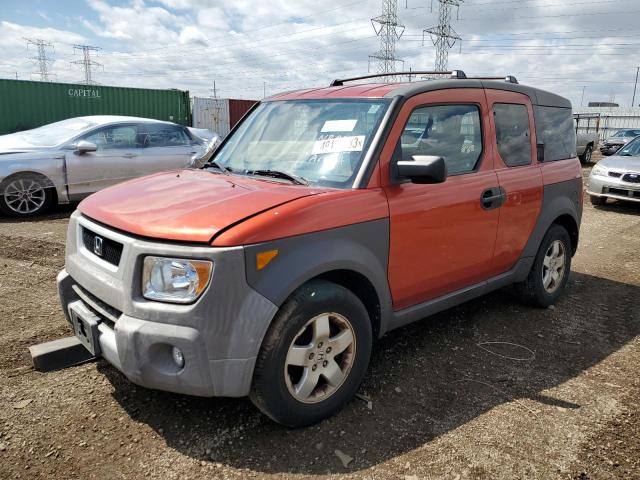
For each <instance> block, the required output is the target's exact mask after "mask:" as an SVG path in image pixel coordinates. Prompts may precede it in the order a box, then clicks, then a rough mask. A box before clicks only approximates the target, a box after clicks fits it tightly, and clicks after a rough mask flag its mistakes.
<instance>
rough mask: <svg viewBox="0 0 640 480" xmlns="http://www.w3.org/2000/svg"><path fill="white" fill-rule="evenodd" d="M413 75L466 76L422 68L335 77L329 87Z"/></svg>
mask: <svg viewBox="0 0 640 480" xmlns="http://www.w3.org/2000/svg"><path fill="white" fill-rule="evenodd" d="M409 75H411V76H413V75H449V77H450V78H457V79H463V78H467V76H466V75H465V74H464V72H463V71H462V70H451V71H447V72H434V71H424V70H414V71H411V72H392V73H374V74H371V75H363V76H361V77H351V78H343V79H336V80H334V81H333V82H331V85H330V86H331V87H340V86H342V85H344V82H353V81H355V80H365V79H367V78H378V77H404V76H409Z"/></svg>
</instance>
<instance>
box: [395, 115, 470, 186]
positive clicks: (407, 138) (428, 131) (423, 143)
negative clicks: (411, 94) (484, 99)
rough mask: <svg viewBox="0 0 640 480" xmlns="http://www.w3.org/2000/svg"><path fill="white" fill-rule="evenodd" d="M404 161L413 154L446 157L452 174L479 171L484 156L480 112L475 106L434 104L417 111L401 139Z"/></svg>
mask: <svg viewBox="0 0 640 480" xmlns="http://www.w3.org/2000/svg"><path fill="white" fill-rule="evenodd" d="M400 150H401V152H402V156H401V158H402V160H411V157H412V156H414V155H436V156H440V157H444V160H445V163H446V164H447V171H448V173H449V175H456V174H461V173H468V172H471V171H473V170H474V169H475V168H476V164H477V163H478V159H479V158H480V154H481V153H482V132H481V130H480V113H479V110H478V107H477V106H475V105H432V106H428V107H420V108H417V109H415V110H414V111H413V112H412V113H411V116H410V117H409V121H408V122H407V125H406V126H405V127H404V130H403V131H402V136H401V137H400Z"/></svg>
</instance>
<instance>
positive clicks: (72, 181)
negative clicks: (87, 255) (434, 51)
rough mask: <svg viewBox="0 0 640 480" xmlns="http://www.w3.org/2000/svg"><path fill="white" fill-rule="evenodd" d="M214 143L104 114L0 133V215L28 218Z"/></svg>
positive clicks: (180, 162) (200, 154) (170, 126)
mask: <svg viewBox="0 0 640 480" xmlns="http://www.w3.org/2000/svg"><path fill="white" fill-rule="evenodd" d="M203 136H204V135H203ZM217 143H218V140H217V137H216V136H215V135H212V136H211V137H210V138H202V137H201V136H198V135H197V134H195V133H194V132H192V131H191V130H190V129H189V128H188V127H184V126H182V125H177V124H175V123H171V122H163V121H159V120H152V119H148V118H138V117H122V116H110V115H99V116H86V117H76V118H70V119H67V120H62V121H60V122H56V123H52V124H49V125H45V126H43V127H39V128H35V129H33V130H27V131H24V132H18V133H12V134H9V135H3V136H0V212H2V213H3V214H5V215H9V216H14V217H27V216H33V215H37V214H39V213H42V212H44V211H45V210H47V209H48V208H49V207H51V206H52V205H54V204H56V203H69V202H71V201H77V200H81V199H82V198H84V197H86V196H88V195H90V194H92V193H94V192H96V191H98V190H100V189H102V188H105V187H108V186H110V185H113V184H116V183H118V182H122V181H124V180H129V179H131V178H135V177H140V176H143V175H148V174H151V173H155V172H159V171H162V170H169V169H174V168H184V167H189V166H193V165H196V166H197V165H199V164H201V163H203V162H204V161H205V158H207V157H208V156H210V155H211V154H212V153H213V148H215V146H216V145H217Z"/></svg>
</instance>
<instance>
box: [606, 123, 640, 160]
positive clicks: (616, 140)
mask: <svg viewBox="0 0 640 480" xmlns="http://www.w3.org/2000/svg"><path fill="white" fill-rule="evenodd" d="M637 136H640V128H628V129H624V130H618V131H617V132H616V133H614V134H613V135H612V136H610V137H609V138H607V139H606V140H605V141H604V142H602V145H601V146H600V152H601V153H602V154H603V155H613V154H614V153H616V152H617V151H618V150H620V149H621V148H622V147H624V146H625V145H626V144H627V143H629V142H630V141H631V140H633V139H634V138H636V137H637Z"/></svg>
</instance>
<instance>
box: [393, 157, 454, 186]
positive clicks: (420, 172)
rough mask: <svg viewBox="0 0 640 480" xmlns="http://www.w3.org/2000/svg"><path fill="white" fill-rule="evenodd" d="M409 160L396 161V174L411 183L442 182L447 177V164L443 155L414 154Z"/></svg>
mask: <svg viewBox="0 0 640 480" xmlns="http://www.w3.org/2000/svg"><path fill="white" fill-rule="evenodd" d="M411 158H412V160H411V161H404V160H401V161H399V162H397V167H398V176H399V177H400V178H408V179H409V180H411V182H413V183H420V184H425V183H442V182H444V181H445V180H446V179H447V164H446V163H445V162H444V158H443V157H438V156H435V155H414V156H412V157H411Z"/></svg>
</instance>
